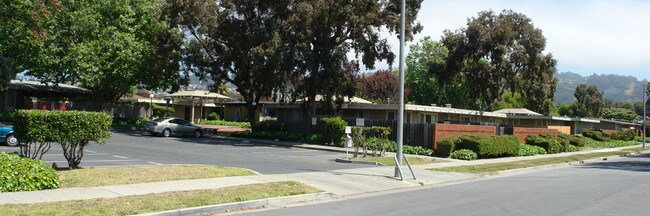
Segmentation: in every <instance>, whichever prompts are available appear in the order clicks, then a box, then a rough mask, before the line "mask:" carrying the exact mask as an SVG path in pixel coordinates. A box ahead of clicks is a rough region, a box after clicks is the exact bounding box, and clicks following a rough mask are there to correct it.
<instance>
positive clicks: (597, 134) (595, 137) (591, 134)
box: [582, 130, 611, 141]
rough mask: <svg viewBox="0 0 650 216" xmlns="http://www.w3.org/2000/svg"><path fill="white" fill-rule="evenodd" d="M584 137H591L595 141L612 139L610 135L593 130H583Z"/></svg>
mask: <svg viewBox="0 0 650 216" xmlns="http://www.w3.org/2000/svg"><path fill="white" fill-rule="evenodd" d="M582 136H585V137H589V138H591V139H593V140H596V141H609V140H611V138H610V137H609V135H607V134H605V133H603V132H600V131H592V130H583V131H582Z"/></svg>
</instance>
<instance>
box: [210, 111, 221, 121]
mask: <svg viewBox="0 0 650 216" xmlns="http://www.w3.org/2000/svg"><path fill="white" fill-rule="evenodd" d="M209 120H221V116H219V113H216V112H211V113H210V114H208V121H209Z"/></svg>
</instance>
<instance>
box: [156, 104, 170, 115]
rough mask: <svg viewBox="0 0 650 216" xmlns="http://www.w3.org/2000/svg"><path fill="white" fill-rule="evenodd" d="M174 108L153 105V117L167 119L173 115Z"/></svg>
mask: <svg viewBox="0 0 650 216" xmlns="http://www.w3.org/2000/svg"><path fill="white" fill-rule="evenodd" d="M174 111H175V110H174V108H171V107H168V106H160V105H157V104H153V115H154V116H159V117H169V116H172V115H173V114H174Z"/></svg>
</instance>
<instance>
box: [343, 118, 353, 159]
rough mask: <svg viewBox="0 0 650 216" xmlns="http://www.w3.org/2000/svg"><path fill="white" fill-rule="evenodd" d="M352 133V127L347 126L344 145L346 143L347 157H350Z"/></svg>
mask: <svg viewBox="0 0 650 216" xmlns="http://www.w3.org/2000/svg"><path fill="white" fill-rule="evenodd" d="M351 133H352V127H350V126H345V136H346V137H345V144H344V145H345V158H346V159H348V158H350V157H349V153H348V150H349V148H350V147H352V137H351V136H350V134H351Z"/></svg>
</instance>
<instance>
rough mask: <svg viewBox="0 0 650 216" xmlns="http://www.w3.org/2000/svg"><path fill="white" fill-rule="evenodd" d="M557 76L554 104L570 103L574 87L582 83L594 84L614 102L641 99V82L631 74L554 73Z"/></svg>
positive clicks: (572, 98) (572, 99)
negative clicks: (583, 74) (584, 75)
mask: <svg viewBox="0 0 650 216" xmlns="http://www.w3.org/2000/svg"><path fill="white" fill-rule="evenodd" d="M555 75H556V77H557V78H558V84H557V89H556V90H555V104H562V103H571V102H573V101H574V100H575V97H573V93H574V92H575V90H576V87H577V86H578V85H580V84H582V83H585V84H587V85H596V87H598V90H600V91H601V92H603V97H604V98H608V99H610V100H612V101H615V102H634V101H641V100H642V99H641V97H642V93H641V92H642V91H643V89H642V87H641V86H642V85H643V82H642V81H640V80H638V79H637V78H636V77H633V76H622V75H613V74H608V75H598V74H593V75H590V76H587V77H583V76H582V75H580V74H577V73H573V72H563V73H557V74H555Z"/></svg>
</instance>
